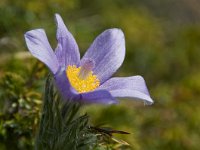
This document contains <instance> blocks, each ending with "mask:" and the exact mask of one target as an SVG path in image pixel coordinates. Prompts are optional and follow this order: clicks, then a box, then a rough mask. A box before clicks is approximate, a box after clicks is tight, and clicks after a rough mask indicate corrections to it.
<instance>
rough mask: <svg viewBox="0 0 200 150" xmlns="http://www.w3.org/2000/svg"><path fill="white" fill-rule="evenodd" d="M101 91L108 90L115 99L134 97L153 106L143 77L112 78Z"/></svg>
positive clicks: (102, 86) (101, 87)
mask: <svg viewBox="0 0 200 150" xmlns="http://www.w3.org/2000/svg"><path fill="white" fill-rule="evenodd" d="M99 89H106V90H108V91H109V92H110V93H111V95H112V96H113V97H133V98H137V99H142V100H144V101H145V102H146V103H147V104H152V103H153V100H152V99H151V97H150V95H149V92H148V89H147V87H146V83H145V81H144V79H143V77H141V76H132V77H124V78H123V77H118V78H111V79H109V80H108V81H106V82H105V83H104V84H103V85H101V86H100V87H99Z"/></svg>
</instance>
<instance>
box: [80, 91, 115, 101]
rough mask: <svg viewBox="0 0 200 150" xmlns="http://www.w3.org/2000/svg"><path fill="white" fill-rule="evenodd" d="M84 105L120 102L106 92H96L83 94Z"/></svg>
mask: <svg viewBox="0 0 200 150" xmlns="http://www.w3.org/2000/svg"><path fill="white" fill-rule="evenodd" d="M81 101H82V102H83V103H97V104H116V103H118V101H117V100H116V99H115V98H114V97H112V95H111V94H110V93H109V92H108V91H106V90H95V91H92V92H88V93H82V94H81Z"/></svg>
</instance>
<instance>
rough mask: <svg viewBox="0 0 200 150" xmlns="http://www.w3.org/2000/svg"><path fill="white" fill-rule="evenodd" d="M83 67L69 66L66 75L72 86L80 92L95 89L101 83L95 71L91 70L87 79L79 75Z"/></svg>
mask: <svg viewBox="0 0 200 150" xmlns="http://www.w3.org/2000/svg"><path fill="white" fill-rule="evenodd" d="M80 70H81V67H78V68H77V67H76V66H75V65H73V66H70V65H69V66H68V67H67V69H66V75H67V77H68V79H69V82H70V83H71V85H72V87H73V88H74V89H75V90H76V91H77V92H79V93H84V92H89V91H93V90H95V89H96V88H97V87H99V85H100V81H99V79H98V78H97V76H96V75H93V72H92V71H90V72H89V74H88V76H87V77H86V78H85V79H81V78H80V77H79V72H80Z"/></svg>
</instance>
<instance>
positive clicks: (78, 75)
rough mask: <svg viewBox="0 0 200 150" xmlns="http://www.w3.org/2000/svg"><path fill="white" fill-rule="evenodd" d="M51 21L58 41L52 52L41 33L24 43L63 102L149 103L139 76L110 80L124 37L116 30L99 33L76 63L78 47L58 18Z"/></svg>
mask: <svg viewBox="0 0 200 150" xmlns="http://www.w3.org/2000/svg"><path fill="white" fill-rule="evenodd" d="M55 20H56V24H57V34H56V38H57V41H58V44H57V47H56V49H55V52H54V51H53V49H52V48H51V46H50V44H49V42H48V39H47V36H46V34H45V31H44V30H43V29H36V30H31V31H28V32H26V34H25V40H26V44H27V46H28V49H29V51H30V52H31V53H32V55H33V56H35V57H36V58H38V59H39V60H40V61H42V62H43V63H45V64H46V65H47V67H48V68H49V69H50V70H51V72H52V74H53V76H54V80H55V83H56V86H57V88H58V89H59V91H60V93H61V95H62V96H63V98H64V99H71V100H74V101H79V102H83V103H102V104H113V103H117V102H118V101H117V100H116V98H117V97H126V98H134V99H140V100H144V101H145V102H146V103H147V104H152V103H153V100H152V99H151V97H150V95H149V92H148V89H147V87H146V84H145V81H144V79H143V78H142V77H141V76H131V77H114V78H111V76H112V75H113V73H115V72H116V71H117V69H118V68H119V67H120V66H121V64H122V62H123V60H124V56H125V40H124V34H123V32H122V31H121V30H120V29H116V28H114V29H108V30H106V31H104V32H103V33H101V34H100V35H99V36H98V37H97V38H96V39H95V40H94V42H93V43H92V45H91V46H90V47H89V49H88V50H87V52H86V53H85V55H84V56H83V58H82V59H80V53H79V48H78V45H77V43H76V41H75V39H74V37H73V36H72V34H71V33H70V32H69V31H68V29H67V27H66V26H65V24H64V22H63V20H62V18H61V17H60V15H58V14H56V15H55Z"/></svg>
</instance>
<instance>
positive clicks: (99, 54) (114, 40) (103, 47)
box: [83, 29, 125, 83]
mask: <svg viewBox="0 0 200 150" xmlns="http://www.w3.org/2000/svg"><path fill="white" fill-rule="evenodd" d="M124 56H125V40H124V34H123V32H122V31H121V30H120V29H108V30H106V31H104V32H103V33H102V34H100V35H99V36H98V37H97V38H96V39H95V40H94V42H93V44H92V45H91V46H90V48H89V49H88V50H87V52H86V53H85V55H84V56H83V59H88V58H89V59H93V60H94V62H95V68H94V69H93V72H94V74H95V75H97V77H98V79H100V81H101V83H103V82H105V81H106V80H107V79H108V78H110V77H111V76H112V75H113V73H115V72H116V71H117V69H118V68H119V67H120V66H121V64H122V62H123V61H124Z"/></svg>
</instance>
